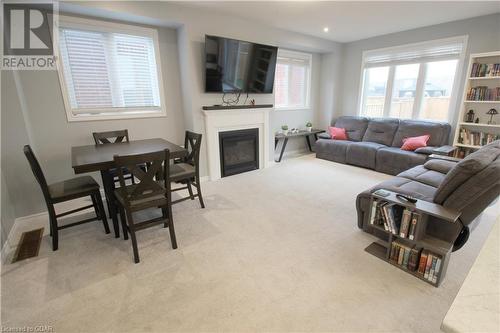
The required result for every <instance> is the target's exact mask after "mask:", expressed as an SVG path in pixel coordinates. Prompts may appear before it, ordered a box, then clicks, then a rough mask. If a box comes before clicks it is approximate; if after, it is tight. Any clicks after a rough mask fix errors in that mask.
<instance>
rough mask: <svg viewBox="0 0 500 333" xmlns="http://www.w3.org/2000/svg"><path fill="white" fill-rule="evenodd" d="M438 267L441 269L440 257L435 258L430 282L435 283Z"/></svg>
mask: <svg viewBox="0 0 500 333" xmlns="http://www.w3.org/2000/svg"><path fill="white" fill-rule="evenodd" d="M440 269H441V258H437V260H436V268H435V269H434V275H433V276H432V282H434V283H437V277H438V276H439V270H440Z"/></svg>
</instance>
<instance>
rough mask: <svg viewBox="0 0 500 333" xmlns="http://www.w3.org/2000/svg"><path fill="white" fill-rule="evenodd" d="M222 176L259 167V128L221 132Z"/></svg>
mask: <svg viewBox="0 0 500 333" xmlns="http://www.w3.org/2000/svg"><path fill="white" fill-rule="evenodd" d="M219 150H220V166H221V176H222V177H227V176H231V175H235V174H237V173H242V172H246V171H251V170H256V169H258V168H259V129H258V128H251V129H244V130H236V131H224V132H219Z"/></svg>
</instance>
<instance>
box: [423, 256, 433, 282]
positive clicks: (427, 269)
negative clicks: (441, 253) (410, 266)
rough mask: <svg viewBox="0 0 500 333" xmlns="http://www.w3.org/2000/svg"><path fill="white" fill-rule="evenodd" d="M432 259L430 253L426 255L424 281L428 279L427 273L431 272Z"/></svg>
mask: <svg viewBox="0 0 500 333" xmlns="http://www.w3.org/2000/svg"><path fill="white" fill-rule="evenodd" d="M432 257H433V255H432V254H431V253H429V254H427V262H426V263H425V273H424V279H429V272H430V271H431V266H432Z"/></svg>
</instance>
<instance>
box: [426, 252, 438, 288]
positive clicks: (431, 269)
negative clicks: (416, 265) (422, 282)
mask: <svg viewBox="0 0 500 333" xmlns="http://www.w3.org/2000/svg"><path fill="white" fill-rule="evenodd" d="M436 262H437V257H436V256H435V255H432V263H431V268H430V269H429V276H428V277H427V280H429V281H431V282H432V279H433V277H434V272H435V270H436Z"/></svg>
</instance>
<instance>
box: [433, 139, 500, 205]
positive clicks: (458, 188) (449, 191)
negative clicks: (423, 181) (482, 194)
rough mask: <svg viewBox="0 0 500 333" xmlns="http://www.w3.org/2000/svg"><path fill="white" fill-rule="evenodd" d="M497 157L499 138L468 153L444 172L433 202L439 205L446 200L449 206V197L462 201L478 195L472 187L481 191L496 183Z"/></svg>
mask: <svg viewBox="0 0 500 333" xmlns="http://www.w3.org/2000/svg"><path fill="white" fill-rule="evenodd" d="M499 159H500V140H497V141H494V142H492V143H490V144H488V145H486V146H484V147H483V148H481V149H479V150H478V151H476V152H474V153H472V154H470V155H468V156H467V157H466V158H464V159H463V160H462V161H460V162H458V163H457V165H455V167H454V168H453V169H451V170H450V172H448V173H447V174H446V177H445V178H444V180H443V182H442V183H441V184H440V185H439V188H438V190H437V192H436V195H435V196H434V202H435V203H438V204H441V205H442V204H444V203H445V202H446V203H447V205H446V206H449V204H450V203H452V202H451V201H449V199H452V198H453V200H455V201H457V202H462V203H463V199H464V198H467V199H468V200H470V199H471V198H472V197H474V196H476V195H478V193H477V192H475V191H474V190H473V189H476V190H477V191H478V190H481V191H482V190H486V189H487V188H489V187H490V186H492V185H495V182H497V184H498V182H499V179H500V174H498V173H497V174H496V175H495V174H494V173H493V172H495V171H498V167H499V162H498V160H499ZM471 196H472V197H471ZM457 208H459V207H457Z"/></svg>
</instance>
